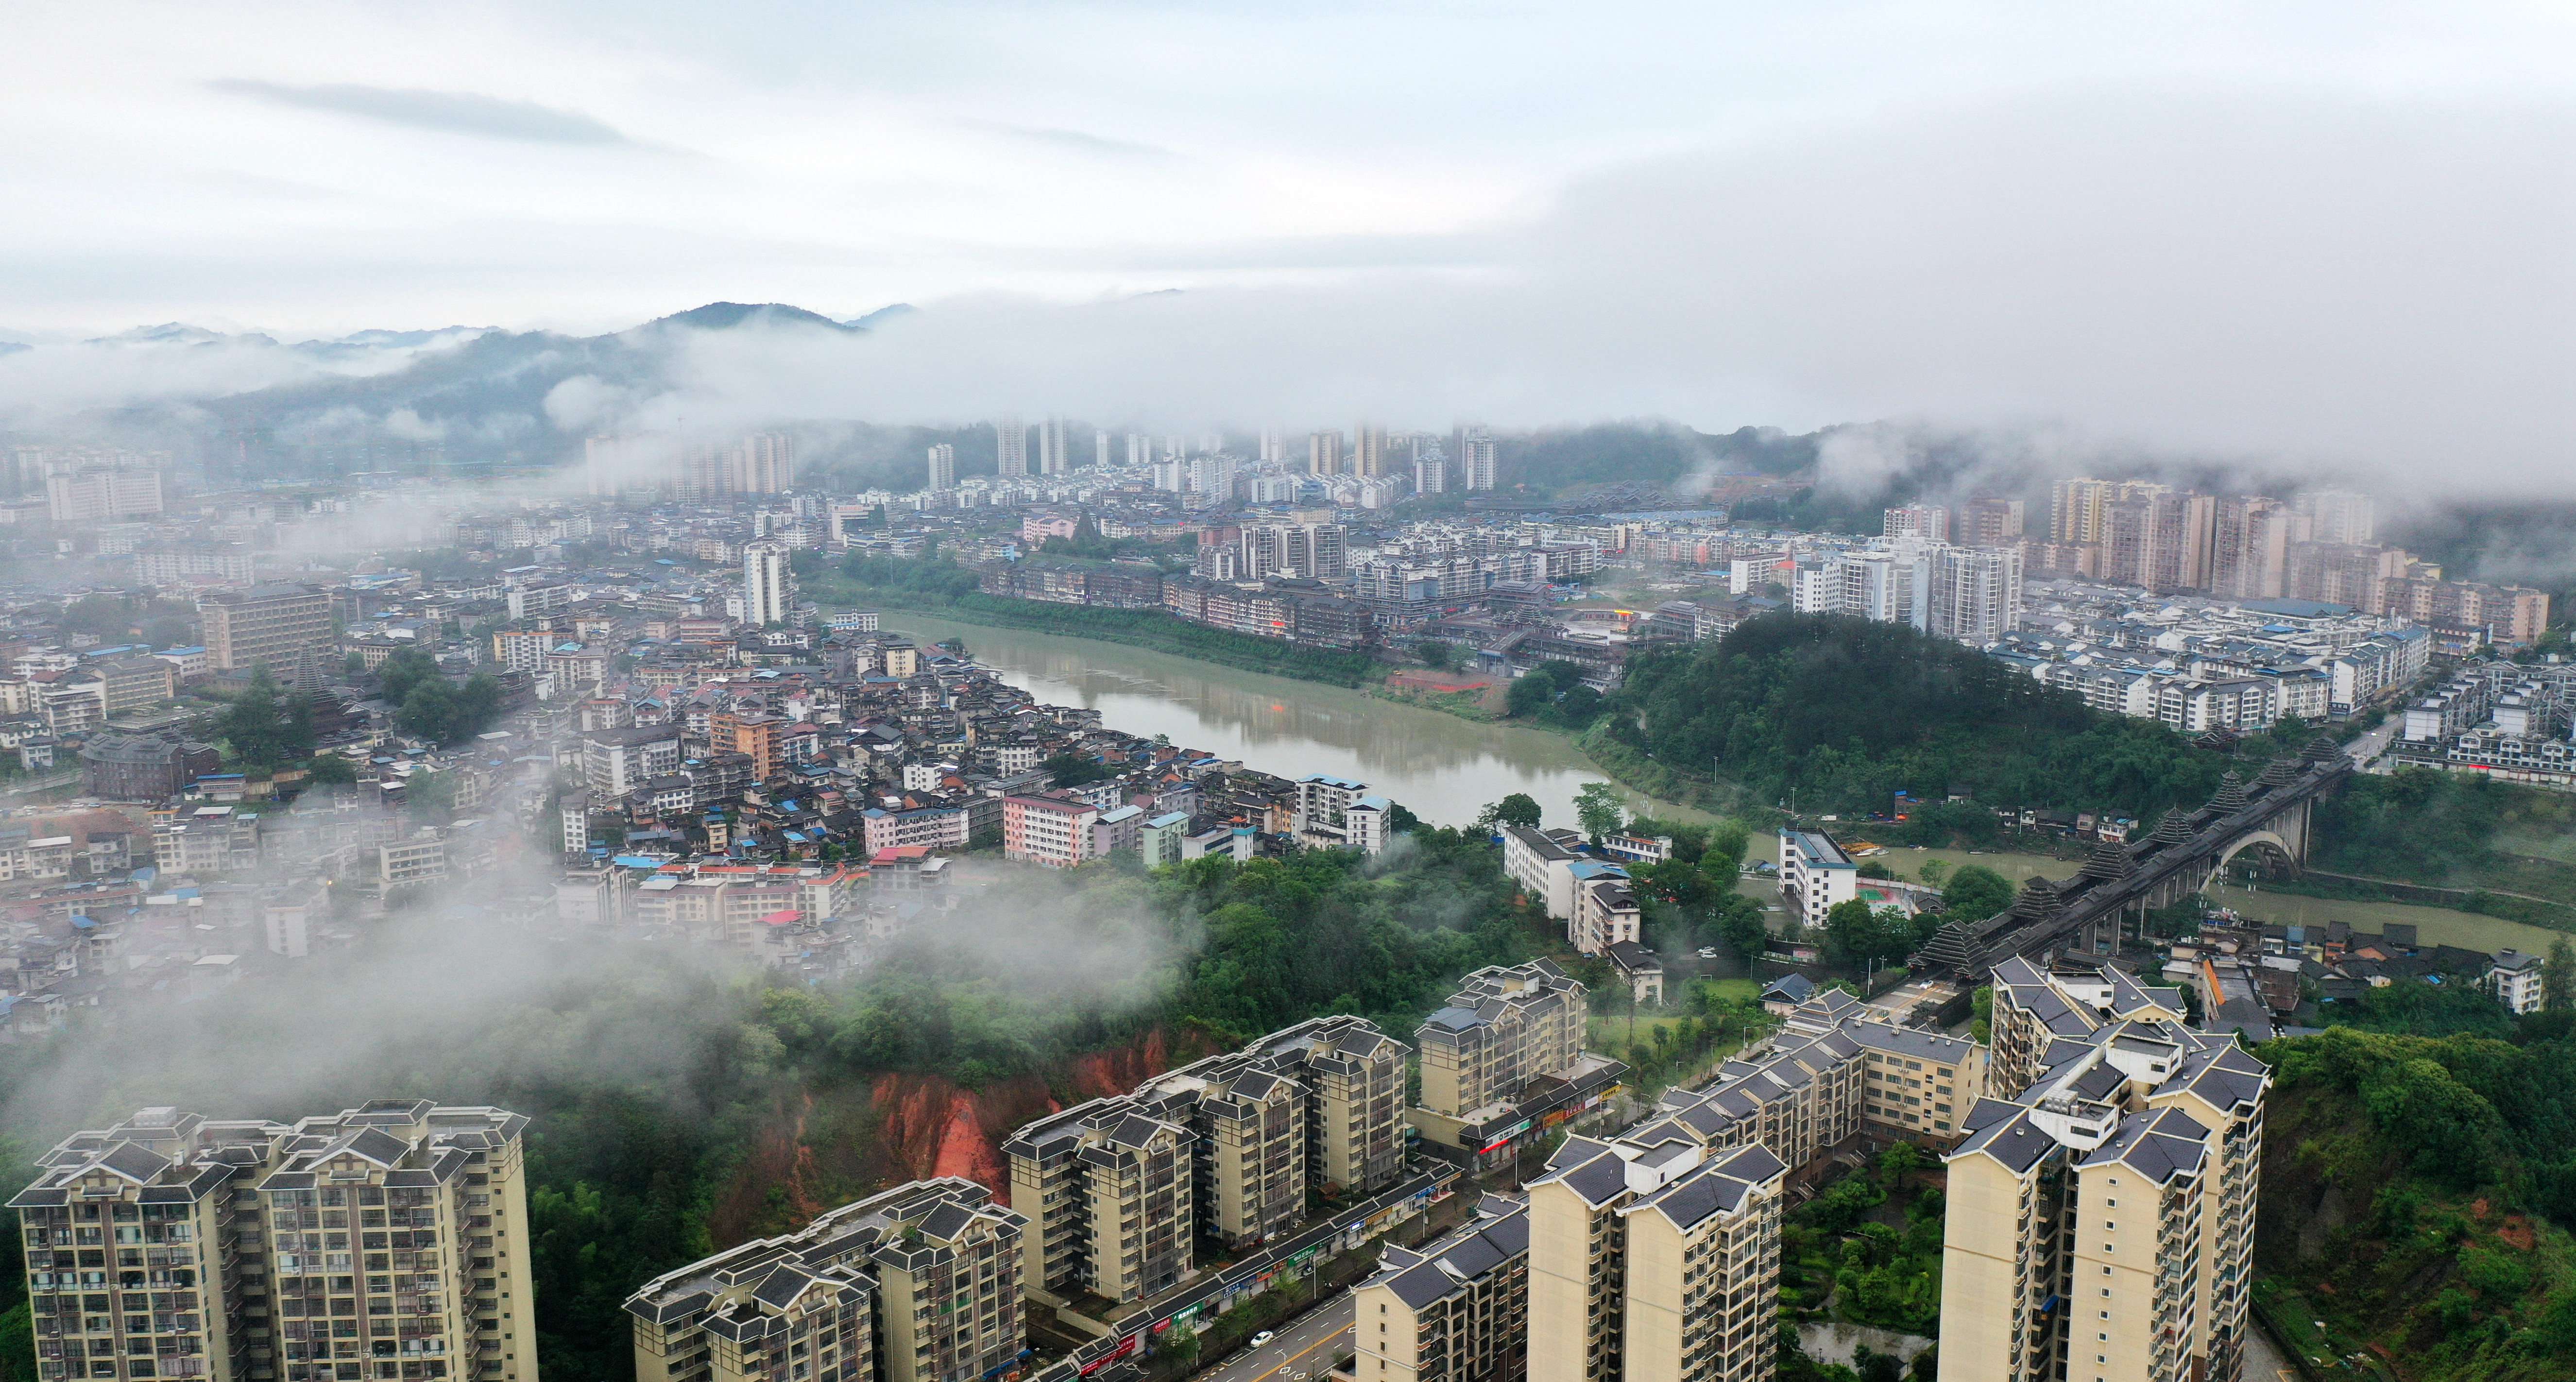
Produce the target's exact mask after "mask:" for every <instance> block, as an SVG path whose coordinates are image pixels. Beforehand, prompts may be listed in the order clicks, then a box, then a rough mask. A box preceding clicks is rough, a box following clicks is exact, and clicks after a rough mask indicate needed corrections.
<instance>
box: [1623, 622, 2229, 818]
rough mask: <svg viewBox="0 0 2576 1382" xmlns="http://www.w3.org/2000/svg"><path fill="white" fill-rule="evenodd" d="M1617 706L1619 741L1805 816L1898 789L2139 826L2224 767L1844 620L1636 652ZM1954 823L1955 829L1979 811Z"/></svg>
mask: <svg viewBox="0 0 2576 1382" xmlns="http://www.w3.org/2000/svg"><path fill="white" fill-rule="evenodd" d="M1619 702H1620V704H1619V707H1618V711H1617V713H1616V714H1615V715H1614V716H1613V718H1612V721H1611V724H1610V728H1609V730H1608V732H1609V733H1610V734H1612V735H1613V737H1616V738H1620V739H1623V740H1625V741H1627V742H1629V743H1630V744H1631V745H1632V746H1633V747H1637V748H1641V749H1643V750H1644V751H1646V752H1647V753H1648V754H1650V755H1651V756H1652V757H1653V758H1654V759H1655V760H1656V761H1657V762H1658V763H1660V764H1662V765H1664V766H1665V767H1666V768H1667V769H1669V770H1671V771H1674V772H1678V773H1682V774H1686V775H1700V776H1707V775H1709V774H1711V773H1712V771H1713V772H1714V774H1715V776H1717V777H1718V778H1720V779H1722V780H1724V781H1726V782H1730V783H1734V784H1738V785H1740V786H1741V787H1742V788H1743V789H1744V790H1745V791H1746V792H1747V794H1748V795H1749V796H1750V797H1751V798H1752V799H1753V800H1755V801H1757V802H1759V803H1761V804H1764V805H1770V804H1774V803H1781V802H1786V801H1788V800H1789V798H1790V797H1791V795H1792V794H1793V793H1794V794H1795V797H1796V805H1797V807H1798V809H1800V810H1802V811H1819V810H1821V811H1861V810H1879V811H1885V810H1888V809H1890V807H1891V805H1892V803H1893V802H1894V800H1895V794H1896V793H1897V792H1898V791H1900V790H1903V791H1910V792H1912V793H1913V794H1914V797H1915V799H1917V800H1919V801H1922V802H1926V803H1934V804H1937V803H1941V802H1943V801H1944V800H1945V799H1946V798H1947V797H1948V796H1950V795H1951V794H1954V793H1964V794H1966V795H1968V796H1970V797H1973V798H1974V799H1975V800H1976V801H1977V802H1978V803H1981V804H1982V805H1983V806H2018V807H2039V808H2079V809H2110V810H2117V811H2122V812H2125V813H2128V814H2131V815H2135V816H2140V817H2146V816H2150V815H2152V814H2154V813H2155V812H2157V811H2159V810H2161V809H2163V808H2165V807H2168V806H2174V805H2190V806H2197V805H2199V804H2200V803H2201V802H2202V801H2205V800H2206V799H2207V798H2208V796H2209V794H2210V793H2211V792H2213V791H2215V790H2216V789H2217V785H2218V778H2219V774H2220V773H2221V772H2223V771H2224V770H2225V768H2226V760H2225V759H2224V758H2223V757H2221V756H2220V755H2218V754H2215V753H2212V752H2209V751H2206V750H2202V749H2196V748H2194V747H2192V746H2191V745H2190V744H2189V743H2188V742H2186V741H2185V740H2184V739H2183V738H2182V737H2181V736H2179V735H2177V734H2175V733H2173V732H2172V731H2171V730H2168V729H2166V728H2164V727H2163V726H2162V725H2158V724H2153V723H2150V722H2147V721H2143V720H2132V719H2128V718H2125V717H2119V716H2108V715H2103V714H2100V713H2098V712H2096V711H2093V710H2091V709H2090V708H2088V707H2086V706H2085V705H2084V703H2083V702H2082V701H2081V700H2079V699H2077V698H2076V697H2075V696H2074V695H2072V694H2071V693H2068V692H2065V691H2060V690H2053V689H2051V688H2049V687H2046V686H2043V685H2041V684H2039V683H2038V682H2036V681H2034V680H2032V679H2031V678H2030V677H2029V676H2027V675H2025V674H2023V673H2021V672H2018V671H2016V670H2014V669H2013V668H2011V667H2008V666H2006V665H2004V664H2003V663H2000V662H1997V661H1995V660H1994V659H1992V658H1989V657H1986V656H1985V655H1983V654H1982V653H1979V652H1977V651H1976V650H1974V649H1971V648H1967V647H1964V646H1961V645H1960V644H1957V643H1953V642H1950V641H1949V640H1947V639H1940V638H1934V637H1931V636H1929V635H1927V634H1923V633H1919V632H1917V631H1916V630H1914V629H1912V628H1910V627H1907V626H1905V625H1902V624H1883V623H1875V622H1871V621H1868V620H1862V619H1853V618H1846V617H1842V616H1837V615H1802V614H1773V615H1765V616H1763V617H1762V618H1759V619H1753V620H1748V621H1747V622H1745V623H1744V624H1742V625H1739V626H1738V627H1737V628H1736V629H1735V630H1734V631H1733V632H1731V633H1729V634H1727V635H1726V636H1725V637H1724V638H1721V639H1716V640H1711V641H1704V642H1701V643H1697V644H1694V645H1691V646H1689V647H1686V648H1675V649H1671V650H1665V651H1655V652H1650V653H1646V654H1644V655H1641V656H1639V657H1637V658H1636V659H1634V660H1632V661H1631V662H1630V663H1629V665H1628V677H1627V683H1626V686H1625V687H1624V688H1623V690H1622V691H1621V692H1620V696H1619ZM1929 814H1930V815H1932V816H1933V817H1936V818H1937V817H1941V816H1942V815H1943V814H1944V813H1943V812H1942V811H1941V810H1940V809H1939V808H1938V806H1937V805H1935V806H1934V807H1932V808H1930V809H1929ZM1952 814H1956V815H1957V817H1958V824H1960V825H1961V826H1963V827H1964V826H1971V825H1973V821H1972V819H1971V818H1972V816H1973V815H1974V814H1976V813H1965V812H1960V813H1952Z"/></svg>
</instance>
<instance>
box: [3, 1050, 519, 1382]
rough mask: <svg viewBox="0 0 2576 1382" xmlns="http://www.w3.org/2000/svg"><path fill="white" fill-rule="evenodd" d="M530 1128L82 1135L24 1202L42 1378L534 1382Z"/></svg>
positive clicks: (477, 1111) (395, 1106) (132, 1127)
mask: <svg viewBox="0 0 2576 1382" xmlns="http://www.w3.org/2000/svg"><path fill="white" fill-rule="evenodd" d="M526 1125H527V1120H526V1119H524V1118H521V1117H519V1116H518V1115H517V1114H513V1113H508V1112H505V1111H502V1110H499V1109H491V1108H452V1107H439V1106H434V1105H431V1104H429V1103H427V1102H426V1101H406V1100H387V1101H381V1102H378V1103H373V1104H368V1105H365V1106H363V1107H361V1108H356V1109H350V1110H347V1111H345V1112H342V1113H339V1114H335V1115H330V1116H325V1117H315V1118H307V1119H304V1120H303V1121H301V1122H298V1123H296V1124H295V1125H293V1126H292V1127H287V1126H282V1125H279V1124H274V1123H262V1122H229V1123H226V1122H213V1121H209V1120H207V1119H205V1118H203V1117H201V1116H199V1115H197V1114H193V1113H185V1112H181V1111H179V1110H177V1109H171V1108H152V1109H144V1110H142V1111H140V1112H138V1113H137V1114H135V1115H134V1116H133V1117H132V1118H129V1119H127V1120H126V1121H124V1122H122V1123H119V1124H117V1125H115V1126H114V1127H111V1128H108V1129H105V1130H101V1131H92V1132H80V1133H75V1134H73V1135H72V1136H71V1137H69V1138H66V1139H64V1140H63V1141H62V1142H61V1143H59V1144H57V1145H56V1146H55V1147H54V1148H53V1150H52V1151H50V1152H48V1153H47V1154H46V1155H45V1156H43V1157H42V1158H40V1159H39V1160H38V1163H37V1164H38V1165H39V1166H40V1167H41V1168H42V1169H43V1174H42V1176H41V1177H40V1178H39V1179H38V1180H37V1182H36V1183H35V1184H33V1185H31V1186H29V1187H27V1188H26V1189H25V1190H22V1191H20V1192H19V1193H18V1195H17V1196H16V1197H15V1198H13V1199H12V1200H11V1201H10V1206H11V1207H12V1208H14V1209H16V1210H18V1212H19V1222H20V1225H21V1231H22V1235H23V1238H24V1242H25V1250H26V1260H27V1271H28V1289H29V1301H30V1307H31V1310H32V1311H33V1313H34V1316H35V1320H34V1328H35V1334H36V1353H37V1371H38V1376H40V1377H43V1378H46V1379H49V1380H50V1379H68V1378H75V1377H89V1378H118V1379H160V1378H172V1377H206V1378H214V1379H218V1382H232V1380H233V1379H260V1380H262V1382H265V1380H267V1379H276V1380H277V1382H338V1379H367V1382H428V1380H429V1379H444V1378H473V1379H495V1380H496V1382H518V1379H534V1378H535V1377H536V1376H537V1354H536V1316H535V1292H534V1281H533V1279H532V1277H531V1275H530V1269H529V1257H528V1253H529V1246H530V1244H529V1234H528V1218H527V1190H526V1177H525V1174H524V1170H523V1168H522V1164H521V1160H520V1141H521V1137H522V1135H523V1134H524V1132H525V1129H526ZM111 1253H112V1254H113V1255H114V1258H115V1260H114V1261H113V1262H112V1263H111V1262H110V1261H109V1256H110V1254H111ZM111 1273H112V1275H111Z"/></svg>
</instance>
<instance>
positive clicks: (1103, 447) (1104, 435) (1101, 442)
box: [1091, 427, 1109, 470]
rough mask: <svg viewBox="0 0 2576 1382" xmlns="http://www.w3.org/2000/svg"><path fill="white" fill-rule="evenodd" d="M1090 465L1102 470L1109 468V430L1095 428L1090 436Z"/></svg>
mask: <svg viewBox="0 0 2576 1382" xmlns="http://www.w3.org/2000/svg"><path fill="white" fill-rule="evenodd" d="M1091 463H1092V464H1093V465H1095V466H1097V467H1099V468H1100V469H1102V470H1107V469H1108V468H1109V429H1108V428H1106V427H1102V428H1097V429H1095V430H1094V431H1093V432H1092V434H1091Z"/></svg>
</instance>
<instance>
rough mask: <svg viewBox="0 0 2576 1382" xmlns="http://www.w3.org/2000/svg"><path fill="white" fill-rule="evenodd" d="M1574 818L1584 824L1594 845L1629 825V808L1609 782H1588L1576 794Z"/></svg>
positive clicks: (1584, 831) (1585, 832) (1585, 830)
mask: <svg viewBox="0 0 2576 1382" xmlns="http://www.w3.org/2000/svg"><path fill="white" fill-rule="evenodd" d="M1574 818H1575V819H1576V820H1578V821H1580V822H1582V823H1583V833H1584V834H1586V835H1588V836H1590V837H1592V843H1594V844H1596V845H1597V844H1599V843H1601V837H1602V836H1604V835H1608V834H1611V833H1612V832H1614V831H1616V830H1618V828H1619V827H1621V826H1623V825H1626V824H1627V823H1628V807H1627V805H1626V803H1624V802H1622V801H1620V800H1619V790H1618V789H1617V788H1615V787H1612V786H1611V785H1610V784H1609V783H1607V782H1587V783H1584V784H1583V787H1582V790H1580V791H1578V792H1576V793H1575V794H1574Z"/></svg>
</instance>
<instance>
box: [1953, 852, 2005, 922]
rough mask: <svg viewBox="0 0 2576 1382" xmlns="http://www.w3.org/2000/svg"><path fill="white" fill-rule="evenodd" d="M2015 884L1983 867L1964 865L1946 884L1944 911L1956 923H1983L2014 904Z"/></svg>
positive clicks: (1979, 865) (1981, 865)
mask: <svg viewBox="0 0 2576 1382" xmlns="http://www.w3.org/2000/svg"><path fill="white" fill-rule="evenodd" d="M2012 900H2013V885H2012V883H2011V881H2010V880H2008V879H2006V878H2005V877H2004V876H2003V875H2002V874H2000V873H1997V872H1995V871H1994V870H1993V869H1990V868H1987V867H1986V866H1985V865H1983V864H1962V865H1960V866H1959V870H1958V872H1956V873H1953V874H1951V875H1950V881H1949V882H1948V883H1945V884H1943V885H1942V888H1941V905H1942V910H1943V912H1944V913H1945V914H1946V915H1948V916H1949V917H1950V918H1951V919H1953V920H1956V921H1983V920H1985V919H1986V918H1988V917H1990V916H1993V915H1994V914H1995V913H1997V912H2000V911H2002V910H2003V909H2004V908H2006V907H2009V906H2011V905H2012Z"/></svg>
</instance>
